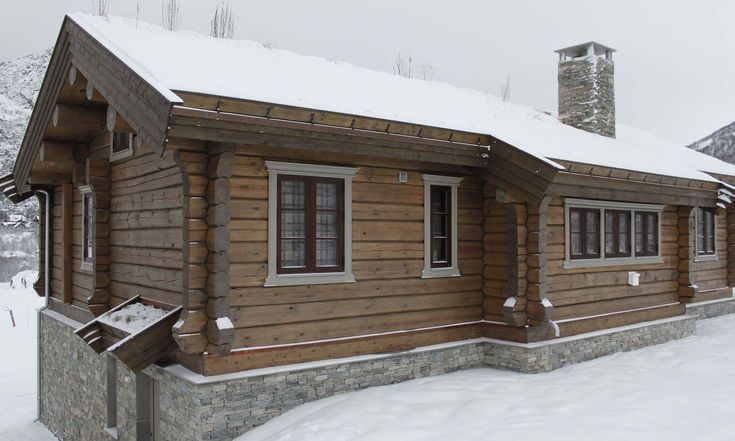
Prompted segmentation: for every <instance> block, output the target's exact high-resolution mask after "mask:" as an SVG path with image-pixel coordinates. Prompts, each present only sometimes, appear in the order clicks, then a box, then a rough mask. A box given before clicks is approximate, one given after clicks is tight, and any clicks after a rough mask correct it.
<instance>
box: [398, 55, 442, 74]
mask: <svg viewBox="0 0 735 441" xmlns="http://www.w3.org/2000/svg"><path fill="white" fill-rule="evenodd" d="M393 73H394V74H395V75H400V76H402V77H406V78H418V79H421V80H427V81H429V80H432V79H434V73H436V68H435V67H434V65H433V64H431V63H421V64H419V65H414V62H413V56H411V54H408V57H404V56H403V54H401V53H400V52H398V56H397V57H396V58H395V60H393Z"/></svg>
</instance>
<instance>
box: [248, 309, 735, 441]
mask: <svg viewBox="0 0 735 441" xmlns="http://www.w3.org/2000/svg"><path fill="white" fill-rule="evenodd" d="M734 434H735V316H725V317H721V318H715V319H710V320H705V321H702V322H699V325H698V335H697V336H696V337H690V338H687V339H685V340H680V341H676V342H670V343H667V344H664V345H661V346H656V347H651V348H646V349H643V350H640V351H635V352H628V353H624V354H616V355H612V356H609V357H604V358H600V359H597V360H594V361H591V362H588V363H583V364H578V365H573V366H569V367H566V368H562V369H559V370H557V371H554V372H551V373H548V374H540V375H523V374H517V373H512V372H505V371H498V370H493V369H478V370H472V371H464V372H458V373H454V374H450V375H443V376H438V377H433V378H426V379H420V380H414V381H410V382H406V383H401V384H396V385H392V386H385V387H380V388H373V389H367V390H363V391H359V392H352V393H349V394H344V395H338V396H335V397H332V398H327V399H324V400H321V401H317V402H314V403H310V404H306V405H304V406H301V407H299V408H296V409H294V410H292V411H291V412H288V413H286V414H284V415H282V416H281V417H278V418H275V419H274V420H272V421H270V422H269V423H267V424H265V425H264V426H262V427H260V428H258V429H255V430H253V431H251V432H249V433H247V434H246V435H244V436H242V437H240V438H238V441H266V440H267V441H276V440H278V441H296V440H299V441H302V440H311V441H322V440H323V441H347V440H359V441H394V440H396V441H397V440H400V441H418V440H421V441H433V440H452V441H463V440H473V441H474V440H504V439H521V438H524V439H539V440H544V441H555V440H563V441H569V440H581V439H594V440H596V441H603V440H616V441H617V440H626V441H632V440H667V441H672V440H687V441H690V440H707V441H718V440H728V441H730V440H733V439H735V435H734Z"/></svg>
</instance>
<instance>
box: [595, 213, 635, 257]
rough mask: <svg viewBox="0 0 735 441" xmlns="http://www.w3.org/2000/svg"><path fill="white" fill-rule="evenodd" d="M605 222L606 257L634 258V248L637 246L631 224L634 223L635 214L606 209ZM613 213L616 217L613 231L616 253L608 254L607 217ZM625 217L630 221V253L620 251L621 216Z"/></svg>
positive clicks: (603, 242) (604, 242)
mask: <svg viewBox="0 0 735 441" xmlns="http://www.w3.org/2000/svg"><path fill="white" fill-rule="evenodd" d="M604 213H605V221H604V222H603V224H604V225H605V231H603V232H602V234H603V235H604V237H603V240H602V244H603V245H604V246H605V251H604V253H605V256H606V257H608V258H617V257H632V256H633V248H634V246H635V243H634V242H635V240H634V238H633V236H632V235H631V234H630V232H631V224H632V223H633V219H632V216H633V212H632V211H629V210H616V209H612V208H610V209H606V210H605V212H604ZM610 213H612V214H613V216H614V219H615V220H614V221H613V230H612V237H613V247H614V251H613V252H612V253H608V252H607V215H608V214H610ZM621 214H622V215H625V216H626V217H627V219H628V231H627V233H626V234H627V235H628V252H627V253H625V252H621V251H620V215H621Z"/></svg>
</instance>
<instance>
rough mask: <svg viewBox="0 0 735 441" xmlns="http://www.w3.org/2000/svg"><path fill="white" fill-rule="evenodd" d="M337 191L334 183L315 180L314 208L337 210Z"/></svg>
mask: <svg viewBox="0 0 735 441" xmlns="http://www.w3.org/2000/svg"><path fill="white" fill-rule="evenodd" d="M338 194H339V192H338V191H337V184H336V183H331V182H328V183H324V182H317V184H316V209H317V210H337V208H338V207H339V201H338V200H337V197H338Z"/></svg>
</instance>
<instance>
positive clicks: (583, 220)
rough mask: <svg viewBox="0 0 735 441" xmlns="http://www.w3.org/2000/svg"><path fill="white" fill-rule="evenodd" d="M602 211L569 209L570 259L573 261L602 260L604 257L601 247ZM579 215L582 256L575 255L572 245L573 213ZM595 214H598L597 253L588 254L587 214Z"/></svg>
mask: <svg viewBox="0 0 735 441" xmlns="http://www.w3.org/2000/svg"><path fill="white" fill-rule="evenodd" d="M602 211H603V210H602V209H600V208H586V207H569V258H570V259H571V260H585V259H600V258H601V257H602V247H601V246H600V234H602V231H601V229H602V228H601V227H602ZM574 212H578V213H579V219H580V220H579V230H580V231H579V236H580V241H581V242H580V245H581V246H580V250H582V252H581V253H580V254H573V253H572V250H573V248H574V247H573V245H572V213H574ZM589 212H595V213H596V214H597V234H596V241H597V253H594V254H593V253H588V252H587V236H588V231H587V213H589Z"/></svg>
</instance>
